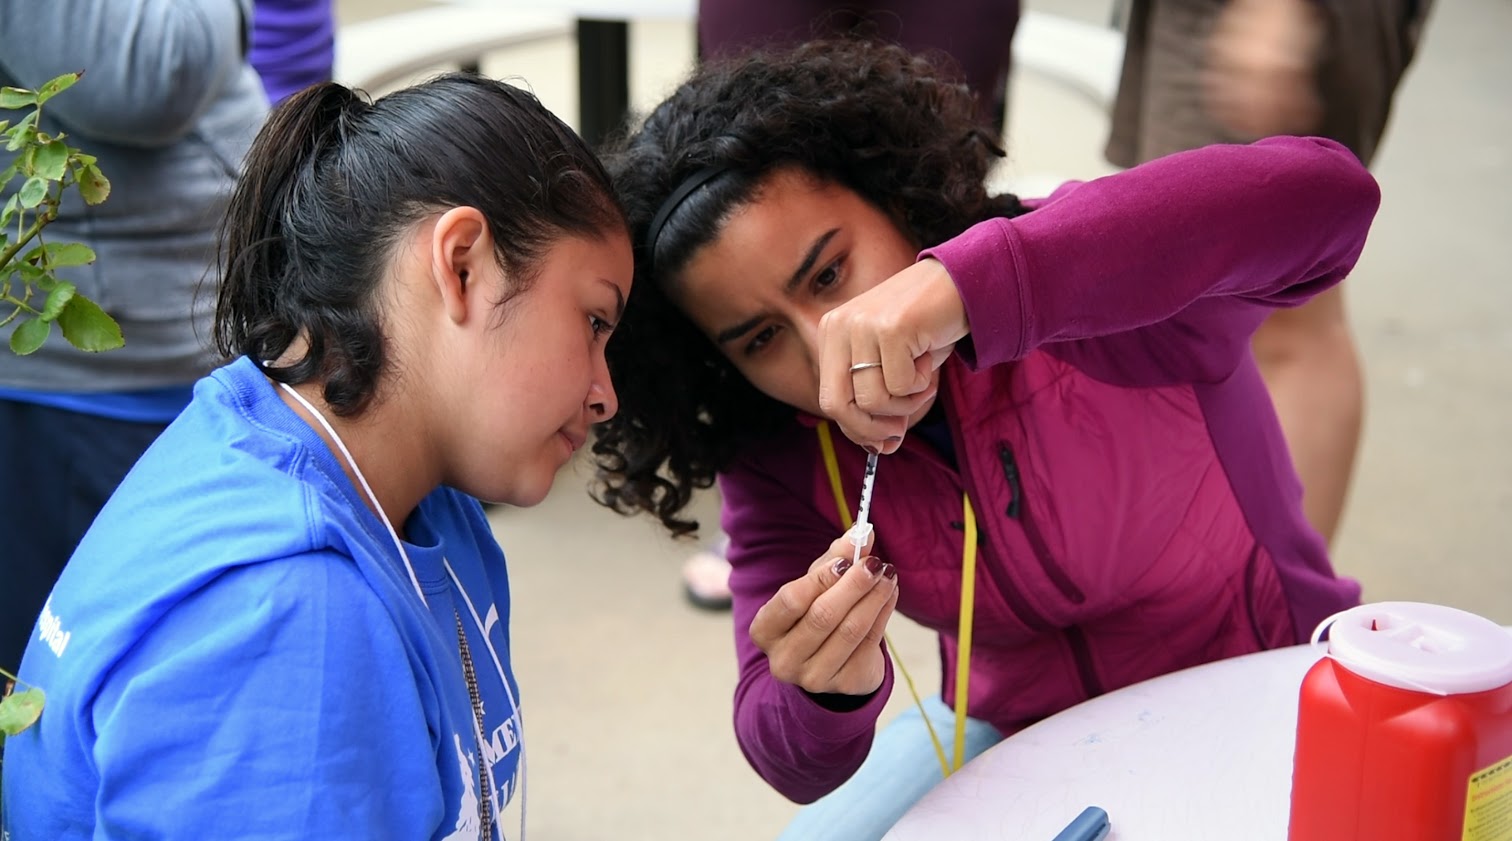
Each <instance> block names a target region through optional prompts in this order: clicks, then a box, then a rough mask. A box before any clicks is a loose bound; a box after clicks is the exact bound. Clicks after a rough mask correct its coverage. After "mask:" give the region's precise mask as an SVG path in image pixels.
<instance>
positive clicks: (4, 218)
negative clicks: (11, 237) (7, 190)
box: [0, 193, 21, 230]
mask: <svg viewBox="0 0 1512 841" xmlns="http://www.w3.org/2000/svg"><path fill="white" fill-rule="evenodd" d="M20 206H21V199H20V197H19V196H17V195H16V194H15V193H11V197H10V199H9V200H8V201H6V203H5V209H4V210H0V228H6V229H7V230H8V229H9V228H10V223H11V217H12V216H14V215H15V214H16V208H18V207H20Z"/></svg>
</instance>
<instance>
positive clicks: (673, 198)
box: [645, 166, 730, 260]
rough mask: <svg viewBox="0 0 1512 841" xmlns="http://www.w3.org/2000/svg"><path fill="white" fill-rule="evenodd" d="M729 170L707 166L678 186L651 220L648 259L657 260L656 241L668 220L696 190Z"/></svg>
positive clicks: (646, 245) (646, 243)
mask: <svg viewBox="0 0 1512 841" xmlns="http://www.w3.org/2000/svg"><path fill="white" fill-rule="evenodd" d="M729 169H730V168H729V167H727V166H706V167H704V168H703V169H700V170H699V171H697V172H695V173H693V174H692V175H690V176H688V177H687V178H686V179H684V180H683V183H681V184H679V185H677V189H676V190H673V191H672V195H670V196H667V200H666V201H664V202H662V206H661V208H660V209H659V210H657V211H656V215H655V216H653V217H652V218H651V227H649V228H647V229H646V242H645V247H646V256H647V258H649V259H652V260H654V259H655V258H656V241H657V240H658V239H660V238H661V231H662V227H663V226H665V225H666V224H667V219H669V218H670V217H671V216H672V214H673V213H674V212H675V211H676V210H677V208H678V207H679V206H681V205H682V203H683V202H684V201H686V200H687V198H688V196H690V195H692V194H693V191H694V190H697V189H698V188H699V187H702V186H703V185H705V184H707V183H709V182H710V181H713V180H714V179H715V178H718V177H719V176H720V175H721V174H723V173H725V172H728V171H729Z"/></svg>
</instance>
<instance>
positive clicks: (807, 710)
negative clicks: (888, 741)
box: [735, 661, 893, 803]
mask: <svg viewBox="0 0 1512 841" xmlns="http://www.w3.org/2000/svg"><path fill="white" fill-rule="evenodd" d="M742 672H743V673H742V677H741V680H740V684H739V686H738V687H737V688H736V690H735V737H736V741H737V742H739V744H740V749H741V751H742V752H743V753H744V754H745V756H746V759H747V761H749V762H750V763H751V767H752V768H754V769H755V770H756V773H757V774H760V775H761V778H762V779H764V780H766V781H767V783H769V784H770V785H771V786H772V787H773V788H774V789H776V790H777V791H778V792H780V793H781V794H782V795H783V796H784V797H787V798H788V799H790V800H793V801H795V802H798V803H811V802H813V801H814V800H817V799H819V798H820V797H823V796H824V795H826V794H828V793H830V792H831V791H834V790H835V789H836V788H837V787H839V785H840V784H841V783H843V782H845V781H846V780H847V779H850V776H851V775H852V774H854V773H855V772H856V769H857V768H859V767H860V766H861V763H862V761H864V760H865V759H866V755H867V753H868V752H869V751H870V750H871V743H872V737H873V736H874V735H875V733H876V728H877V718H878V716H880V715H881V714H882V708H883V707H884V706H885V705H886V704H887V699H888V696H889V695H890V694H891V692H892V682H893V675H892V665H891V663H890V662H889V664H888V667H887V674H886V677H885V678H884V679H883V681H882V685H881V686H880V687H879V688H878V689H877V691H876V692H874V693H872V694H871V696H870V697H869V698H868V699H867V700H866V701H865V702H864V703H863V704H862V705H861V706H860V707H858V708H857V709H854V710H852V711H848V712H836V711H833V710H830V709H826V708H825V707H824V706H823V705H821V704H820V703H819V702H818V701H816V700H815V699H814V698H812V697H811V696H809V695H808V694H807V693H805V692H804V691H803V690H802V689H799V688H798V687H796V686H793V685H792V684H787V683H782V682H780V681H778V680H777V679H776V678H774V677H772V675H771V673H770V672H767V671H766V667H765V662H764V661H763V662H761V663H758V664H753V665H751V666H748V667H747V668H746V669H743V670H742Z"/></svg>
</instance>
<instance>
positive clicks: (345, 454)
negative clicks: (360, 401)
mask: <svg viewBox="0 0 1512 841" xmlns="http://www.w3.org/2000/svg"><path fill="white" fill-rule="evenodd" d="M278 385H279V387H280V388H282V389H283V390H284V391H287V392H288V393H289V396H291V397H293V398H294V399H295V400H296V401H297V402H298V403H299V405H301V406H303V407H305V410H306V411H308V412H309V413H310V414H311V415H313V416H314V417H315V420H316V421H318V422H319V423H320V426H321V428H322V429H324V430H325V431H326V434H327V435H329V436H331V440H332V441H334V442H335V444H336V449H337V450H339V451H340V452H341V457H342V458H343V459H345V460H346V464H347V467H350V468H352V475H353V476H356V477H357V483H358V484H359V485H361V486H362V492H363V493H365V494H367V498H368V501H369V502H371V503H372V504H373V510H374V511H376V512H378V519H380V520H382V521H383V526H384V528H386V529H388V533H389V537H390V538H391V539H392V540H393V541H394V548H395V549H397V550H398V551H399V560H401V561H403V562H404V571H405V572H407V573H409V579H410V584H411V585H413V586H414V588H415V595H417V596H419V597H420V603H421V604H423V605H425V607H426V609H427V610H429V609H430V600H429V599H427V598H426V597H425V591H424V590H422V589H420V579H419V578H418V577H417V576H416V575H415V567H414V565H412V564H411V563H410V559H409V553H408V552H406V551H405V550H404V541H402V540H400V539H399V532H398V530H397V529H395V528H394V524H393V523H392V522H390V521H389V518H388V514H386V513H384V510H383V506H382V505H379V504H378V495H377V494H375V493H373V486H372V485H369V484H368V480H367V477H366V476H364V475H362V468H360V467H358V466H357V459H355V458H353V457H352V451H351V450H349V449H347V445H346V442H345V441H343V440H341V436H340V435H337V434H336V430H335V428H334V427H332V426H331V422H330V421H328V420H326V417H325V415H323V414H321V412H320V410H319V409H317V408H315V406H314V405H312V404H311V403H310V401H308V400H306V399H305V398H304V395H302V394H300V393H299V392H298V391H295V390H294V388H293V386H290V385H289V384H288V383H285V382H280V383H279V384H278ZM443 563H445V564H446V571H447V573H449V574H450V575H451V579H452V581H453V582H454V583H455V584H456V587H457V591H458V592H460V593H461V594H462V598H463V600H464V601H466V603H467V610H468V612H469V613H471V614H472V619H473V624H474V625H476V626H477V628H478V631H479V633H481V634H483V643H484V645H486V646H487V647H488V653H489V654H490V655H492V658H493V662H494V670H495V671H497V672H498V673H499V680H500V681H502V682H503V684H504V692H505V694H506V695H507V696H508V697H509V703H510V704H511V705H512V706H513V707H514V714H513V715H512V716H511V718H516V717H518V718H519V721H520V733H519V737H518V738H519V746H520V757H519V762H520V841H524V839H525V726H524V725H525V722H524V718H523V716H520V705H519V703H518V702H517V701H515V698H514V690H512V689H510V687H509V678H507V677H506V676H505V675H504V666H503V665H502V663H501V662H500V660H499V655H498V653H497V652H496V651H494V647H493V641H492V640H490V639H489V638H488V632H487V630H486V629H484V628H483V625H482V623H481V621H480V620H479V618H478V611H477V609H476V608H474V607H473V604H472V599H471V598H469V597H468V595H467V591H466V590H465V589H463V587H462V581H461V580H460V579H459V578H457V574H456V573H455V572H453V571H452V568H451V564H450V563H449V562H446V561H444V560H443ZM483 737H484V734H483V733H482V732H481V731H479V730H478V725H477V722H476V721H474V722H473V738H474V740H475V741H476V742H477V744H478V748H479V749H478V762H479V763H483V762H487V761H488V759H487V757H485V756H484V755H483V750H482V745H483V743H484V738H483ZM491 778H492V775H490V779H491ZM488 788H489V790H488V791H485V792H483V796H484V797H486V798H488V805H489V808H490V809H491V810H492V811H493V813H494V815H498V814H499V807H498V804H497V803H495V802H494V793H493V786H492V785H491V784H490V785H489V787H488ZM494 827H495V829H497V830H498V832H499V834H500V836H501V837H502V835H503V830H502V829H499V823H498V821H495V822H494Z"/></svg>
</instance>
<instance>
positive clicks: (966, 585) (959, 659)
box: [818, 421, 977, 777]
mask: <svg viewBox="0 0 1512 841" xmlns="http://www.w3.org/2000/svg"><path fill="white" fill-rule="evenodd" d="M818 430H819V449H820V450H821V451H822V452H823V454H824V469H825V472H827V473H828V474H829V481H830V490H831V491H834V494H835V508H836V509H838V510H839V511H840V522H841V523H842V524H843V525H844V526H845V528H847V529H849V528H850V527H851V523H852V518H851V513H850V504H849V503H847V502H846V501H845V488H844V487H843V486H842V485H841V484H840V462H839V460H838V459H836V458H835V441H834V438H833V436H832V435H831V434H830V427H829V422H828V421H820V423H819V427H818ZM961 511H962V514H963V515H964V517H963V519H964V520H965V525H966V536H965V538H964V540H963V541H962V543H963V545H962V549H961V611H960V612H961V617H960V625H959V626H958V627H957V630H956V635H957V641H958V645H957V647H956V679H955V699H956V701H955V751H954V755H953V760H954V761H951V762H947V761H946V759H945V746H944V745H942V744H940V737H939V735H938V734H936V733H935V729H934V725H933V724H931V723H930V721H929V713H927V712H925V710H924V702H923V701H921V700H919V690H918V689H917V688H916V687H915V686H914V682H913V677H912V676H911V675H909V673H908V667H907V666H905V665H903V658H902V657H899V656H898V649H897V647H896V646H894V645H893V643H892V638H891V637H889V636H887V635H886V634H883V635H882V638H883V640H885V641H886V643H887V650H888V652H889V653H891V654H892V658H893V662H894V663H897V664H898V672H899V673H900V674H902V675H903V681H904V683H906V684H908V693H909V694H910V695H912V696H913V699H914V704H915V705H916V706H918V708H919V713H920V715H921V716H922V717H923V719H924V726H925V727H926V728H927V729H928V730H929V740H930V741H931V742H933V743H934V749H935V756H936V757H938V758H939V760H940V773H942V774H943V775H945V776H947V777H948V776H950V774H951V772H952V771H955V770H956V769H958V768H960V767H961V765H962V764H963V763H964V762H965V758H966V690H967V689H968V688H969V684H970V679H971V615H972V611H973V609H974V607H975V605H976V598H975V596H976V549H977V525H976V512H975V511H973V510H972V508H971V498H970V497H968V496H966V495H965V494H962V495H961Z"/></svg>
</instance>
